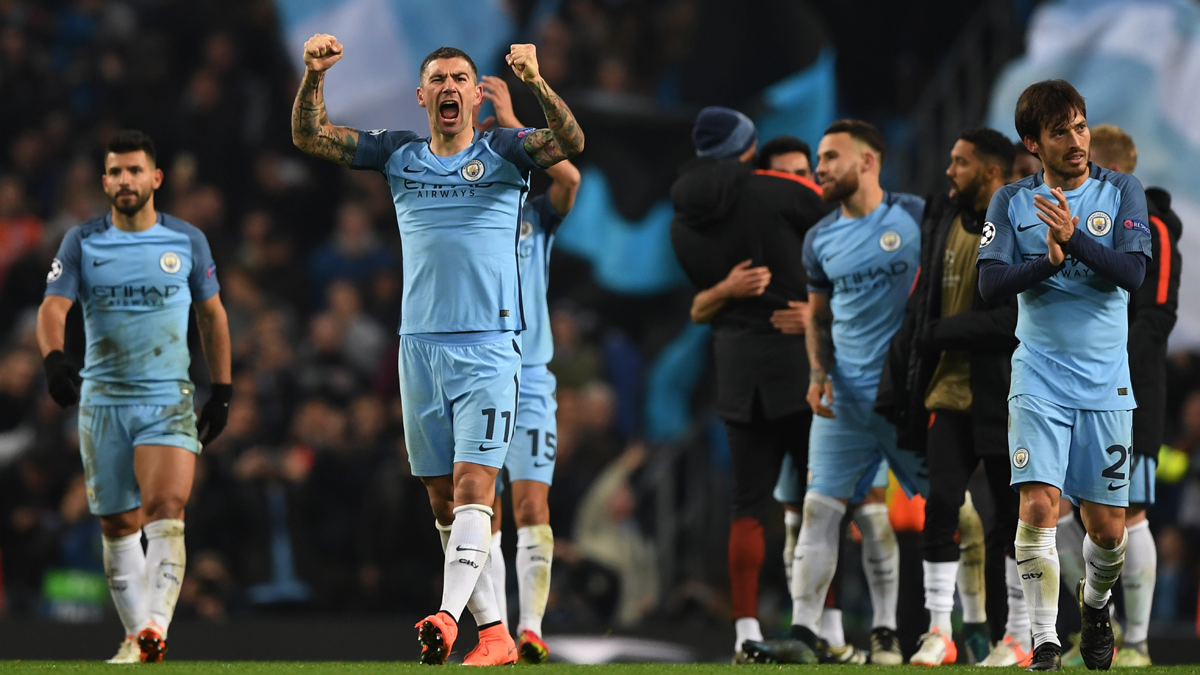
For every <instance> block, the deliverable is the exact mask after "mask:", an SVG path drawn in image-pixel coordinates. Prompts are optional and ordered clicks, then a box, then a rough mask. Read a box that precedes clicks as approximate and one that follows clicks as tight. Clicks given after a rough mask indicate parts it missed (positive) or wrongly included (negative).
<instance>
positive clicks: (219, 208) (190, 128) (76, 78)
mask: <svg viewBox="0 0 1200 675" xmlns="http://www.w3.org/2000/svg"><path fill="white" fill-rule="evenodd" d="M563 5H564V6H563V8H562V9H561V10H560V11H559V12H558V13H557V14H556V15H554V16H551V17H549V18H547V19H544V20H543V21H542V23H541V24H539V27H538V33H539V36H540V39H539V41H538V42H539V49H540V50H541V52H540V53H541V58H542V64H543V70H544V72H545V76H546V79H547V80H548V81H550V82H551V83H552V84H554V85H555V86H560V87H564V88H572V87H573V88H577V89H589V90H593V91H598V92H605V93H607V94H616V95H646V96H652V97H655V98H657V99H658V100H660V101H668V102H669V101H673V100H678V98H679V97H680V96H681V94H680V93H679V92H680V91H681V89H680V85H679V82H680V81H681V76H679V74H678V71H679V70H680V68H682V66H680V64H681V60H682V58H683V56H684V55H685V54H686V53H687V50H686V49H685V46H686V44H687V37H688V35H689V33H688V26H689V25H690V24H689V14H688V7H689V4H688V3H685V2H679V3H670V4H666V5H664V7H663V8H660V10H659V11H658V12H657V13H655V14H654V16H653V20H650V19H648V18H647V17H646V16H645V15H643V14H642V13H640V12H639V11H638V9H639V5H638V3H633V2H624V3H598V2H590V1H587V0H580V1H575V2H567V3H563ZM524 15H525V16H526V18H527V20H530V21H532V17H531V15H532V11H531V10H529V8H526V10H525V11H524ZM0 21H2V27H0V99H2V100H4V101H5V104H4V105H3V106H0V128H3V129H4V130H5V131H4V142H3V144H2V147H0V560H2V578H0V599H2V605H0V607H2V611H3V613H5V614H7V615H9V616H29V615H35V614H37V615H43V616H49V617H53V618H58V619H63V620H86V619H90V618H94V617H95V616H97V615H98V614H99V613H100V612H103V611H107V610H105V609H103V608H104V607H107V602H108V600H107V590H106V588H105V587H104V582H103V566H102V563H101V558H100V551H99V524H98V521H97V520H96V519H95V518H94V517H93V516H91V515H90V514H89V513H88V510H87V506H86V496H85V487H84V482H83V476H82V467H81V464H80V460H79V450H78V434H77V431H76V425H75V411H74V410H66V411H62V410H60V409H59V408H58V406H57V405H55V404H54V403H53V402H52V401H51V400H50V398H49V396H48V395H47V393H46V385H45V383H44V380H43V378H42V375H41V363H40V362H41V358H40V356H39V354H38V352H37V343H36V339H35V337H34V325H35V324H34V319H35V314H36V309H37V306H38V304H39V302H40V301H41V298H42V293H43V291H44V289H45V278H46V271H47V269H49V265H50V261H51V259H52V258H53V257H54V254H55V251H56V250H57V249H58V246H59V243H60V241H61V240H62V237H63V235H64V234H65V233H66V232H67V230H69V229H70V228H71V227H73V226H74V225H77V224H79V223H81V222H84V221H86V220H88V219H90V218H93V217H95V216H97V215H100V214H102V213H104V212H105V211H106V210H107V209H108V203H107V200H106V199H105V195H104V194H103V193H102V192H101V191H100V190H99V184H98V183H99V181H98V178H99V174H100V157H101V155H102V149H103V147H104V145H105V143H107V140H108V138H109V137H110V136H111V134H112V132H113V131H114V130H116V129H118V128H120V127H139V128H142V129H144V130H145V131H146V132H147V133H149V134H150V135H151V136H153V137H154V138H155V140H156V142H157V143H158V145H159V148H160V150H159V153H160V155H159V156H160V158H163V161H162V166H163V168H164V170H165V172H166V176H167V178H166V183H165V184H164V187H163V189H162V190H161V191H160V192H159V197H158V198H159V200H160V201H159V204H160V206H161V208H162V209H163V210H164V211H167V212H169V213H171V214H173V215H175V216H177V217H179V218H181V219H184V220H186V221H188V222H190V223H192V224H194V225H196V226H197V227H199V228H200V229H201V230H203V231H204V232H205V234H206V235H207V237H208V240H209V241H210V242H211V244H212V248H213V255H214V258H215V260H216V263H217V268H218V270H219V274H220V279H221V285H222V298H223V300H224V302H225V306H226V307H227V309H228V312H229V323H230V333H231V338H232V342H233V355H234V377H233V386H234V397H233V401H232V404H231V406H230V416H229V426H228V428H227V429H226V430H225V432H224V433H223V434H222V435H221V437H220V438H219V439H218V440H217V441H216V442H214V443H213V444H212V445H211V446H209V447H206V448H205V450H204V452H203V454H202V455H201V456H200V462H199V464H198V473H197V478H196V484H195V488H194V489H193V491H192V501H191V503H189V505H188V509H187V514H188V518H187V520H188V533H189V536H188V539H187V542H188V547H189V559H190V561H191V562H190V564H189V574H188V577H187V581H186V584H185V587H184V590H183V594H182V597H181V601H180V612H179V614H180V615H181V616H188V615H192V616H199V617H203V618H206V619H211V620H219V619H221V618H223V617H225V616H228V615H235V614H239V613H245V612H270V611H275V610H279V609H283V608H287V609H298V608H302V609H312V610H315V611H336V612H389V613H390V612H409V611H410V610H415V609H417V608H421V607H426V606H428V605H429V604H430V603H435V602H436V601H437V598H438V595H439V593H440V590H439V589H440V575H441V572H442V556H441V554H440V552H439V548H438V542H437V538H436V535H435V532H434V530H433V529H432V528H431V527H429V525H430V514H429V510H428V509H429V507H428V504H427V497H426V494H425V491H424V489H423V488H422V486H421V483H420V481H419V480H418V479H416V478H414V477H413V476H412V475H411V474H410V472H409V466H408V463H407V461H406V454H405V447H404V441H403V436H402V433H401V415H400V400H399V395H398V388H397V381H396V369H397V364H396V358H397V357H396V354H397V348H396V347H397V342H398V341H397V338H396V335H395V330H394V328H395V326H396V322H397V318H398V316H399V299H400V276H399V273H398V263H397V261H398V259H399V251H398V240H397V237H396V236H395V234H394V232H395V222H394V211H393V208H392V203H391V198H390V196H389V194H388V192H387V189H386V186H385V185H384V184H383V182H382V181H379V180H378V177H376V176H373V175H370V174H366V173H351V172H349V171H343V170H340V169H335V168H330V167H328V166H327V165H324V164H321V163H319V162H316V161H311V160H309V159H308V158H305V157H303V156H301V155H300V154H299V153H297V152H295V151H294V150H293V149H292V147H291V141H290V139H289V137H288V136H287V135H286V132H285V131H284V130H285V128H286V119H287V117H288V114H289V110H290V107H291V104H292V99H293V97H294V93H295V86H294V85H295V77H296V75H295V73H294V72H293V71H292V69H291V67H290V65H289V60H288V59H287V58H286V57H285V52H284V47H283V44H282V40H281V37H280V34H279V31H278V28H277V26H276V23H275V16H274V7H273V4H272V3H271V2H270V1H269V0H251V1H250V2H224V3H187V2H101V1H100V0H73V1H71V2H66V1H64V2H55V3H42V2H23V1H21V0H0ZM646 45H656V47H655V48H656V49H658V50H660V51H661V52H662V54H658V55H657V57H658V58H655V59H654V61H655V62H656V63H659V64H660V66H661V68H662V70H661V71H658V72H653V73H651V72H646V71H642V70H640V69H638V68H635V67H633V65H632V64H633V63H635V62H642V61H644V60H645V58H644V55H642V54H640V53H639V51H638V50H640V49H645V48H646ZM684 79H686V78H684ZM939 151H940V149H939ZM556 255H557V254H556ZM592 297H594V296H593V295H591V294H588V293H582V294H580V297H579V298H574V299H573V298H559V299H558V302H557V303H556V304H555V305H554V307H555V310H554V313H553V320H552V324H553V332H554V341H555V357H554V361H553V362H552V363H551V364H550V370H551V371H552V372H554V374H555V375H556V376H557V378H558V382H559V390H558V406H559V413H558V425H559V445H558V452H559V453H560V454H559V459H558V466H557V470H556V476H555V483H554V489H552V490H551V492H550V500H551V511H550V512H551V519H552V526H553V529H554V531H555V532H556V537H557V539H558V544H557V547H556V551H555V558H556V560H557V561H558V562H559V564H558V566H556V568H555V580H556V581H555V584H556V585H555V588H554V592H553V593H552V595H551V607H550V610H549V612H548V619H549V620H550V621H551V625H556V626H567V625H570V624H571V623H572V622H576V623H578V624H581V625H583V624H588V623H589V622H594V621H596V620H609V619H612V620H614V621H616V622H619V623H621V624H623V625H632V624H636V623H637V622H638V621H639V620H640V619H641V618H642V617H644V616H646V615H648V614H649V613H650V612H651V611H653V610H654V609H655V608H657V607H658V606H659V601H660V600H661V599H663V598H666V597H669V596H670V595H671V589H659V588H657V586H656V584H655V583H654V579H653V575H646V574H644V573H643V574H639V573H638V572H639V569H640V570H642V571H644V570H645V569H647V568H648V567H651V566H652V565H653V548H652V547H651V546H650V545H649V543H648V540H649V537H650V536H652V535H650V534H649V531H648V529H647V528H645V527H638V526H637V525H636V524H637V523H638V522H639V518H638V515H639V510H640V509H641V507H642V506H643V505H641V504H639V503H638V501H637V499H636V498H635V494H634V492H633V490H632V488H631V484H630V479H629V477H630V475H631V474H633V473H634V472H636V471H637V470H638V468H639V467H640V466H641V465H642V463H643V462H644V461H645V460H646V455H647V452H648V450H647V449H646V448H645V447H643V446H642V445H640V444H639V443H637V442H636V438H637V436H638V433H637V432H638V429H637V425H636V422H635V421H634V422H631V421H629V419H628V416H624V417H623V416H622V414H621V411H622V410H628V409H636V406H637V405H638V401H637V399H636V397H637V396H638V395H639V392H638V388H637V387H636V386H634V387H632V388H631V387H630V386H628V384H627V382H626V381H625V380H623V379H622V378H621V377H620V374H619V373H614V371H615V370H616V369H615V368H614V367H612V363H615V362H617V360H618V359H623V360H628V359H629V358H630V357H629V356H628V354H629V352H630V351H632V352H633V354H634V359H635V360H636V358H647V357H648V356H649V355H648V354H645V353H639V350H642V351H644V349H643V348H642V347H641V346H639V345H638V343H636V342H635V341H632V340H630V339H628V338H625V337H623V336H622V335H620V333H619V332H617V331H618V329H616V328H615V327H613V326H612V325H611V324H610V322H609V321H608V320H607V318H606V316H605V315H604V314H603V313H601V312H598V311H596V310H595V308H591V307H588V306H587V304H588V302H589V299H590V298H592ZM192 340H193V342H194V341H195V340H196V337H195V334H194V331H193V335H192ZM194 344H196V343H195V342H194ZM82 347H83V334H82V321H81V320H80V319H79V317H78V316H75V317H74V318H73V319H72V320H70V321H69V323H68V350H67V351H68V353H72V354H73V355H74V357H75V358H76V359H77V360H79V361H81V360H82ZM197 349H198V345H197V346H196V347H195V348H194V349H193V353H196V350H197ZM622 362H623V361H622ZM195 365H199V366H200V367H195ZM192 376H193V379H194V381H195V382H196V383H197V385H198V387H199V388H200V390H201V391H204V390H205V385H206V383H207V379H208V375H207V373H206V372H205V370H204V368H203V367H202V364H194V367H193V371H192ZM1168 393H1169V398H1168V427H1167V439H1168V441H1169V445H1170V449H1169V450H1164V452H1165V453H1166V454H1165V455H1163V457H1165V459H1164V460H1163V461H1162V462H1161V464H1160V470H1159V487H1158V495H1159V496H1158V502H1157V504H1156V505H1155V506H1154V508H1153V509H1152V510H1151V512H1150V513H1151V522H1152V523H1153V526H1154V528H1155V530H1156V540H1157V542H1158V547H1159V573H1158V590H1157V592H1156V595H1155V603H1154V616H1155V618H1156V619H1158V620H1161V621H1163V622H1178V621H1189V620H1192V619H1193V618H1194V613H1195V610H1196V603H1195V602H1194V601H1192V600H1191V599H1193V598H1195V597H1196V596H1197V592H1198V590H1200V588H1198V575H1197V570H1198V568H1200V548H1198V547H1197V545H1196V544H1195V542H1196V541H1197V540H1198V539H1197V537H1196V534H1197V533H1200V355H1197V354H1188V353H1177V354H1175V355H1173V356H1172V358H1171V361H1170V368H1169V383H1168ZM200 399H202V396H201V397H198V400H200ZM631 399H632V400H631ZM698 408H699V409H700V410H701V411H703V412H705V413H707V406H704V405H699V406H698ZM634 419H636V416H635V417H634ZM630 525H633V526H632V527H631V526H630ZM614 549H620V550H623V551H626V555H625V556H624V557H621V558H618V559H614V558H613V557H612V555H611V551H613V550H614ZM96 579H99V581H98V582H96ZM88 580H91V585H89V584H88V583H87V582H88ZM420 580H426V582H421V581H420ZM72 581H75V582H78V583H72ZM780 581H781V580H780ZM96 583H99V588H100V592H99V593H97V592H96V590H95V588H96ZM621 587H623V588H624V589H625V590H624V591H622V592H616V591H614V590H612V589H616V588H621ZM714 587H718V588H726V587H727V586H726V585H724V584H714ZM597 589H600V590H597ZM604 589H609V590H607V591H606V590H604ZM629 589H636V591H633V590H629ZM714 604H715V605H719V604H720V603H714Z"/></svg>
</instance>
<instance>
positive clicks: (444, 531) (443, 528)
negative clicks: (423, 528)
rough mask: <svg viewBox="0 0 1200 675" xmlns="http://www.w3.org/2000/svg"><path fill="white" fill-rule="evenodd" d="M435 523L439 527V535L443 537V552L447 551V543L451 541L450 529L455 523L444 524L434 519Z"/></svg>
mask: <svg viewBox="0 0 1200 675" xmlns="http://www.w3.org/2000/svg"><path fill="white" fill-rule="evenodd" d="M433 524H434V526H436V527H437V531H438V536H439V537H441V538H442V553H445V552H446V544H449V543H450V530H451V529H453V528H454V526H453V525H443V524H441V523H439V522H437V521H436V520H435V521H433Z"/></svg>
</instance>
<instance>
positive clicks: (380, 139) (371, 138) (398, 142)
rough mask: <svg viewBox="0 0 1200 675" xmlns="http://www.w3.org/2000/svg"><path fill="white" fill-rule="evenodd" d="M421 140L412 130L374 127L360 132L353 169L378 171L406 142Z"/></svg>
mask: <svg viewBox="0 0 1200 675" xmlns="http://www.w3.org/2000/svg"><path fill="white" fill-rule="evenodd" d="M416 140H420V136H417V135H416V134H414V133H413V132H411V131H388V130H387V129H372V130H370V131H359V132H358V147H357V148H355V149H354V161H353V162H352V163H351V164H350V168H351V169H358V170H362V171H378V172H380V173H383V168H384V167H385V166H387V162H388V160H389V159H391V157H392V155H393V154H394V153H395V152H396V151H397V150H399V149H400V146H402V145H404V144H405V143H411V142H413V141H416Z"/></svg>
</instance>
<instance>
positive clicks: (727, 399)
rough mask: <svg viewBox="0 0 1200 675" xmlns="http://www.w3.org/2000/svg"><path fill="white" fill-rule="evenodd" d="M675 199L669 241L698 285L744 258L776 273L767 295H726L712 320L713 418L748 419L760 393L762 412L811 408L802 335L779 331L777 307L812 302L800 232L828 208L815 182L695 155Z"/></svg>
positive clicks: (715, 279) (774, 415)
mask: <svg viewBox="0 0 1200 675" xmlns="http://www.w3.org/2000/svg"><path fill="white" fill-rule="evenodd" d="M671 202H672V204H673V205H674V207H675V218H674V219H673V220H672V222H671V244H672V246H673V247H674V249H675V256H676V258H678V259H679V264H680V266H681V267H683V271H684V273H685V274H686V275H687V277H688V279H689V280H690V281H691V282H692V284H693V285H694V286H695V287H696V288H697V289H706V288H711V287H712V286H715V285H716V284H718V283H720V282H721V280H723V279H724V278H725V277H726V275H728V274H729V271H730V270H731V269H733V267H734V266H736V265H737V264H738V263H740V262H742V261H743V260H747V259H749V260H752V261H753V262H752V265H753V266H755V267H757V266H760V265H766V266H767V268H768V269H770V270H771V283H770V285H769V286H767V289H766V291H765V292H764V293H763V294H762V295H761V296H759V297H756V298H746V299H741V300H730V301H729V302H727V303H726V304H725V306H724V307H722V308H721V310H720V311H719V312H717V314H716V315H715V316H714V317H713V320H712V327H713V351H714V357H715V361H716V374H717V415H718V416H719V417H721V418H722V419H725V420H729V421H733V422H749V421H750V420H751V417H752V410H753V406H754V399H755V397H756V396H757V397H758V399H759V401H760V403H761V405H762V412H763V415H764V416H765V417H766V419H778V418H780V417H783V416H786V415H790V414H793V413H796V412H803V411H807V410H808V403H807V402H806V400H805V396H806V394H807V392H808V355H807V352H806V351H805V346H804V336H803V335H784V334H783V333H780V332H779V331H778V330H776V329H775V328H774V327H773V326H772V325H771V314H772V313H773V312H775V310H778V309H785V308H787V303H788V301H789V300H800V301H806V300H807V299H808V289H807V282H808V279H807V277H806V276H805V274H804V265H803V263H802V260H801V259H802V256H803V250H804V235H805V233H807V232H808V229H809V228H810V227H812V226H813V225H814V224H816V222H817V221H818V220H820V219H821V218H822V217H823V216H824V215H825V213H826V212H828V211H829V207H828V206H827V205H826V204H825V203H824V202H823V201H822V200H821V197H820V194H819V188H818V187H817V186H816V185H815V184H814V183H812V182H811V181H808V180H806V179H802V178H800V177H798V176H792V175H790V174H784V173H779V172H774V171H755V170H754V168H753V167H751V166H750V165H748V164H744V163H742V162H739V161H737V160H736V159H729V160H719V161H718V160H711V159H698V160H695V161H693V162H691V163H689V164H688V165H686V166H685V167H684V169H683V171H682V172H681V175H680V177H679V179H678V180H677V181H676V182H675V185H673V186H672V187H671Z"/></svg>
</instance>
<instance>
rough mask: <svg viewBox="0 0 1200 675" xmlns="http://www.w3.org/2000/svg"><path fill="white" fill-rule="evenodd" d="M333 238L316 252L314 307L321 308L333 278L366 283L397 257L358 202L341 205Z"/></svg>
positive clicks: (312, 279)
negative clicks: (372, 225)
mask: <svg viewBox="0 0 1200 675" xmlns="http://www.w3.org/2000/svg"><path fill="white" fill-rule="evenodd" d="M336 227H337V229H336V230H334V233H333V238H332V239H331V240H330V241H329V242H328V243H326V244H324V245H322V246H320V247H318V248H317V249H316V250H315V251H313V254H312V258H311V259H310V260H309V265H308V267H309V274H310V277H309V283H310V284H311V290H312V298H313V306H314V307H320V306H321V304H322V302H323V301H324V299H325V290H326V287H327V286H329V284H330V283H332V282H333V280H334V279H350V280H352V281H354V282H356V283H363V282H365V281H366V280H367V279H370V278H371V277H372V276H373V275H374V274H375V273H376V272H380V271H386V270H390V269H392V267H393V265H395V259H394V258H393V257H392V254H391V252H390V251H388V250H387V249H386V248H384V247H383V244H382V243H381V242H380V241H379V237H377V236H376V235H375V233H374V232H373V231H372V230H371V219H370V217H369V216H368V215H367V210H366V209H365V208H364V207H363V206H362V204H359V203H357V202H347V203H345V204H342V206H341V207H340V208H339V209H338V212H337V226H336Z"/></svg>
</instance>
